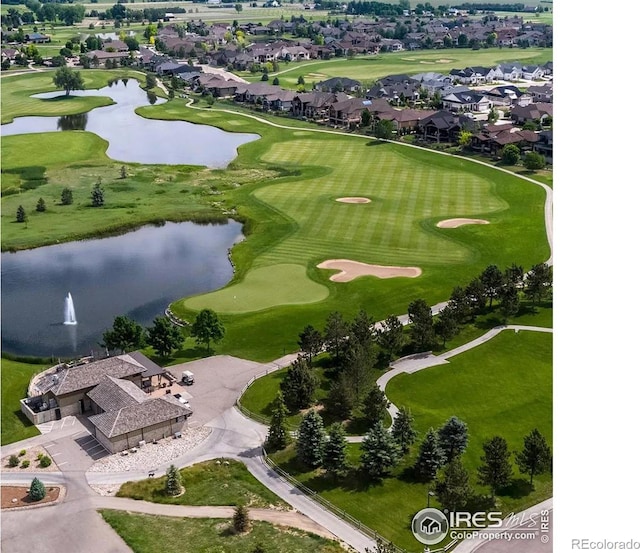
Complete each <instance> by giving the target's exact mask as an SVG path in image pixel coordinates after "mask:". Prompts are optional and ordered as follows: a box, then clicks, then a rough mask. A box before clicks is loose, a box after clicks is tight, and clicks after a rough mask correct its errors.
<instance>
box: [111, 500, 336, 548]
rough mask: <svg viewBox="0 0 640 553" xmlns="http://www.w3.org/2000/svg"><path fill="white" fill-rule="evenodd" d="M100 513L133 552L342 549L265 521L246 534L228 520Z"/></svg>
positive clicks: (255, 522) (325, 541)
mask: <svg viewBox="0 0 640 553" xmlns="http://www.w3.org/2000/svg"><path fill="white" fill-rule="evenodd" d="M100 513H101V514H102V517H103V518H104V519H105V520H106V521H107V523H108V524H110V525H111V527H112V528H113V529H114V530H115V531H116V532H117V533H118V534H120V536H121V537H122V539H123V540H124V541H125V542H126V543H127V545H128V546H129V547H130V548H131V549H132V550H133V551H134V552H135V553H155V552H156V551H166V552H167V553H182V552H185V551H188V552H189V553H209V552H211V553H214V552H216V553H217V552H220V553H222V552H223V551H224V553H247V552H249V551H253V550H254V549H255V548H256V547H257V546H258V545H259V544H264V547H265V548H266V551H268V552H269V553H308V552H309V551H315V552H316V553H340V552H341V551H344V550H343V549H342V548H341V547H340V546H339V545H338V544H336V543H334V542H331V541H329V540H327V539H325V538H321V537H319V536H316V535H313V534H309V533H307V532H303V531H301V530H296V529H293V528H281V527H278V526H274V525H272V524H269V523H267V522H259V521H253V522H252V523H251V526H252V528H251V530H250V531H249V532H248V533H245V534H235V533H234V532H233V531H230V529H229V528H230V526H231V522H230V521H229V520H220V519H191V518H173V517H162V516H150V515H135V514H131V513H125V512H121V511H112V510H102V511H100ZM185 546H187V548H186V549H185Z"/></svg>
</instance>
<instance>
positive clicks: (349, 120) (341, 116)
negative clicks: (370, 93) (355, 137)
mask: <svg viewBox="0 0 640 553" xmlns="http://www.w3.org/2000/svg"><path fill="white" fill-rule="evenodd" d="M365 109H366V110H368V111H369V112H370V113H371V115H373V116H377V115H379V114H381V113H384V112H391V111H393V108H392V107H391V106H390V105H389V103H388V102H387V101H386V100H382V99H374V100H367V99H364V98H349V99H348V100H344V101H343V102H336V103H335V104H331V106H329V124H330V125H335V126H337V127H355V126H357V125H360V123H361V121H362V112H363V111H364V110H365Z"/></svg>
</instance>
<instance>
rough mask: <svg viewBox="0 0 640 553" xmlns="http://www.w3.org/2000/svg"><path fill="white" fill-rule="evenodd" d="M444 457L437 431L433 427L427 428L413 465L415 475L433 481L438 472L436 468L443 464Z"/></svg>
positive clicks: (423, 480)
mask: <svg viewBox="0 0 640 553" xmlns="http://www.w3.org/2000/svg"><path fill="white" fill-rule="evenodd" d="M445 458H446V457H445V454H444V451H443V450H442V448H441V447H440V440H439V438H438V434H437V432H436V431H435V430H434V429H433V428H429V430H428V431H427V433H426V434H425V437H424V440H423V441H422V443H421V444H420V452H419V453H418V458H417V459H416V462H415V464H414V465H413V470H414V472H415V475H416V477H417V478H418V479H419V480H421V481H422V482H433V481H434V480H435V479H436V475H437V474H438V469H439V468H440V467H441V466H442V465H444V462H445Z"/></svg>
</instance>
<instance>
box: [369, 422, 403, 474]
mask: <svg viewBox="0 0 640 553" xmlns="http://www.w3.org/2000/svg"><path fill="white" fill-rule="evenodd" d="M361 450H362V456H361V457H360V462H361V463H362V468H363V469H364V471H365V472H366V473H367V474H368V475H369V476H370V477H371V478H381V477H382V476H385V475H386V474H387V473H388V472H389V471H390V470H391V469H392V468H393V467H395V466H396V465H397V464H398V461H399V460H400V447H399V446H398V444H396V441H395V440H394V439H393V436H391V433H390V432H387V431H386V430H385V429H384V427H383V426H382V423H381V422H378V423H376V424H375V425H374V427H373V428H372V429H371V430H370V431H369V432H368V434H367V435H366V436H365V437H364V439H363V440H362V445H361Z"/></svg>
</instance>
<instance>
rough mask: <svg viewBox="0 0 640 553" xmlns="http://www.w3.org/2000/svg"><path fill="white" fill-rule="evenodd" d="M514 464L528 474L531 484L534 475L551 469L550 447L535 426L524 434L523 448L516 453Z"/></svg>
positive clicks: (531, 483)
mask: <svg viewBox="0 0 640 553" xmlns="http://www.w3.org/2000/svg"><path fill="white" fill-rule="evenodd" d="M516 464H517V465H518V468H519V469H520V472H522V473H523V474H528V475H529V477H530V478H529V484H530V485H531V486H532V485H533V477H534V475H536V474H544V473H545V472H548V471H549V470H551V448H550V447H549V445H548V444H547V440H545V439H544V436H543V435H542V434H541V433H540V431H539V430H538V429H537V428H534V429H533V430H532V431H531V433H530V434H529V435H527V436H525V438H524V448H523V450H522V451H520V452H518V453H516Z"/></svg>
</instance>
